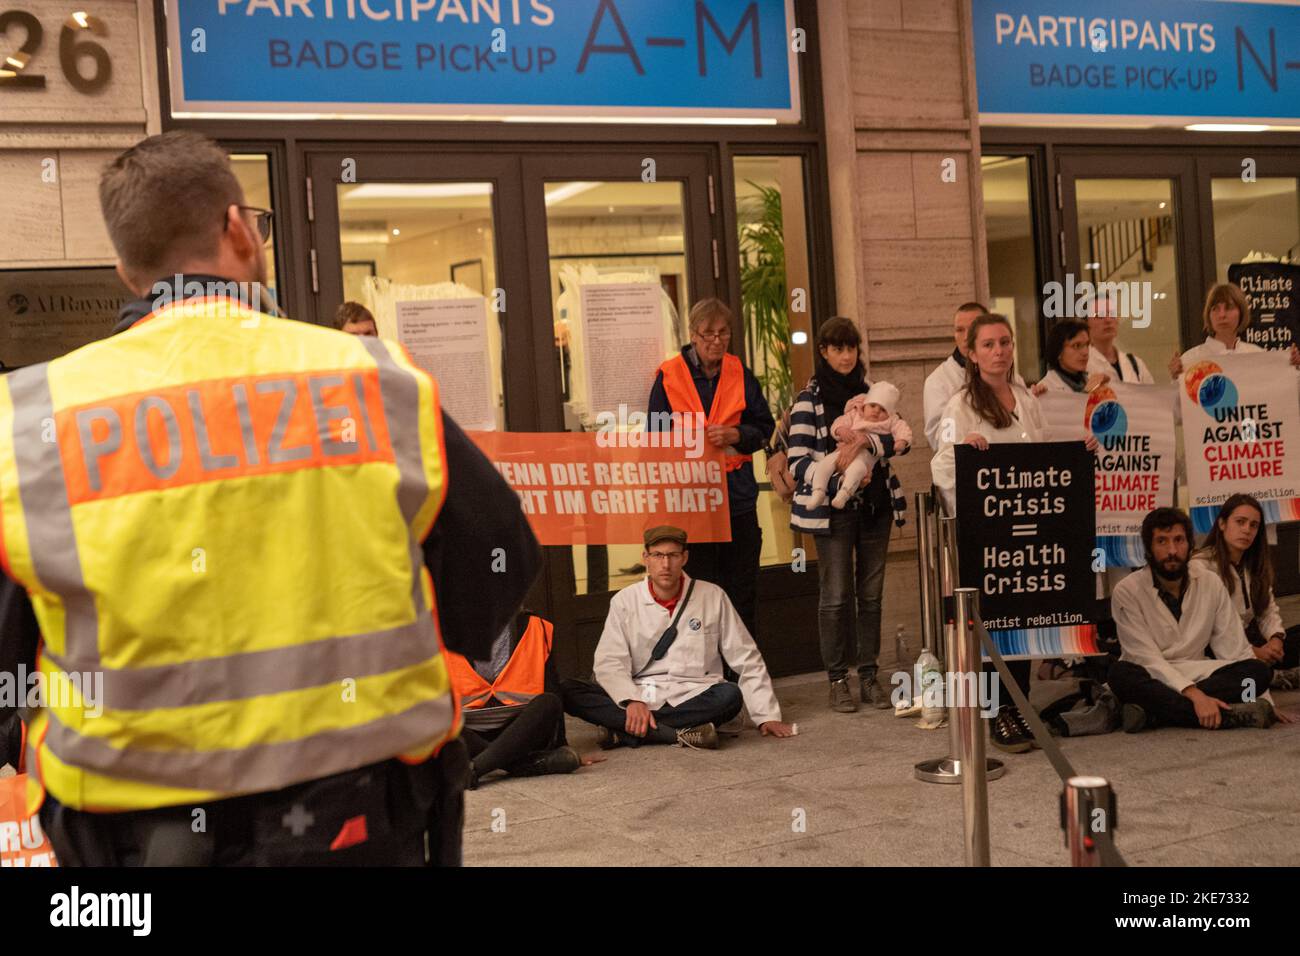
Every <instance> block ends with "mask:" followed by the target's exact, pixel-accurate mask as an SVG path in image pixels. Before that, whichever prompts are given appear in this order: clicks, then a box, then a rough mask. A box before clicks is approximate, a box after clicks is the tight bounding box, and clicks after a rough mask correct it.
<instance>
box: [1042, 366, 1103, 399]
mask: <svg viewBox="0 0 1300 956" xmlns="http://www.w3.org/2000/svg"><path fill="white" fill-rule="evenodd" d="M1090 371H1091V370H1090ZM1039 384H1040V385H1042V386H1044V387H1045V388H1046V389H1047V390H1048V391H1049V392H1074V393H1075V394H1082V393H1080V392H1079V391H1078V389H1076V388H1075V387H1074V386H1073V385H1071V384H1070V383H1069V382H1067V381H1066V380H1065V379H1064V378H1062V377H1061V373H1060V372H1058V371H1057V370H1056V369H1054V368H1049V369H1048V370H1047V374H1046V375H1044V376H1043V377H1042V379H1041V380H1040V381H1039Z"/></svg>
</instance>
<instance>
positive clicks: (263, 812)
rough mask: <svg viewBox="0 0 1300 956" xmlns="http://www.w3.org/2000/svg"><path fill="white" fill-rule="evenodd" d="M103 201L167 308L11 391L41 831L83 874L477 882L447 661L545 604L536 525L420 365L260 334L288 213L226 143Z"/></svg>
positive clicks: (34, 370)
mask: <svg viewBox="0 0 1300 956" xmlns="http://www.w3.org/2000/svg"><path fill="white" fill-rule="evenodd" d="M100 199H101V203H102V206H103V212H104V219H105V222H106V224H107V226H108V232H109V235H110V236H111V238H112V241H113V245H114V248H115V249H116V250H117V254H118V259H119V262H118V272H119V273H120V275H121V276H122V278H123V280H124V281H125V282H126V284H127V285H128V287H130V288H131V289H133V290H135V291H136V292H138V293H139V294H141V295H142V296H144V297H145V298H143V299H142V300H141V301H140V302H138V303H134V304H132V305H130V306H128V307H127V308H126V309H125V310H124V314H123V317H122V322H121V323H120V324H119V328H120V329H122V330H123V331H121V332H120V334H117V335H114V336H112V337H110V338H108V339H105V340H103V341H99V342H94V343H92V344H90V345H87V346H85V347H84V348H81V349H78V350H77V351H75V352H72V353H70V354H68V355H65V356H63V357H61V358H58V359H55V360H54V361H52V362H49V363H45V364H42V365H36V366H31V367H28V368H25V369H23V370H21V371H19V372H16V373H14V374H12V375H10V376H8V377H6V378H4V379H3V380H0V518H2V519H3V527H4V540H3V555H2V557H3V559H4V570H5V574H6V578H5V580H4V581H3V588H4V592H5V594H4V596H3V597H0V601H4V602H9V601H12V600H14V598H15V596H17V597H19V598H25V599H27V600H29V601H30V604H31V606H32V608H33V609H34V611H35V621H36V622H38V624H39V629H40V636H41V639H42V645H43V646H42V652H41V654H40V657H39V660H40V665H39V666H40V671H41V674H42V677H43V678H44V682H45V683H44V686H45V687H46V688H47V691H48V692H47V693H46V695H45V698H44V699H43V700H42V701H41V702H40V703H41V706H40V707H39V708H38V709H37V710H36V711H35V713H33V714H30V715H29V716H30V718H31V719H30V721H29V733H28V735H27V754H26V764H27V770H28V772H29V773H30V774H31V776H32V779H33V781H35V782H36V783H37V784H38V786H37V787H32V788H29V790H30V791H31V792H32V794H33V798H32V800H31V804H30V805H29V810H31V811H32V812H35V810H36V809H37V805H39V810H40V814H41V822H42V824H43V825H44V827H45V829H46V831H47V832H48V833H49V835H50V838H51V840H52V842H53V844H54V848H55V852H56V854H57V856H58V858H59V861H60V863H62V864H64V865H77V864H84V865H123V864H145V865H152V864H176V863H179V864H199V865H204V864H213V865H222V864H247V863H257V864H284V863H294V864H330V863H338V864H348V865H356V864H369V863H382V864H403V865H423V864H424V863H425V862H426V850H425V846H426V835H427V842H428V862H434V863H453V864H454V863H458V862H459V858H460V829H461V811H462V796H461V794H462V790H463V787H464V784H465V782H466V779H467V776H468V766H467V760H466V757H465V753H464V747H463V744H462V743H461V741H459V740H458V739H457V735H458V733H459V731H460V719H459V711H458V709H457V707H456V706H455V700H454V697H453V694H452V690H451V684H450V680H449V675H448V667H447V664H446V657H445V654H444V653H443V650H444V647H446V648H449V649H451V650H455V651H459V652H460V653H463V654H466V655H468V656H471V657H473V658H480V657H484V656H486V655H487V654H488V653H489V652H490V650H491V646H492V641H493V638H494V637H495V636H496V635H497V634H499V633H500V632H501V630H502V628H503V627H504V626H505V624H506V623H507V622H508V621H509V620H510V619H511V618H512V617H513V615H514V614H515V612H516V611H517V610H518V608H519V606H520V604H521V603H522V600H523V597H524V594H525V592H526V591H527V590H528V588H529V586H530V585H531V583H532V581H533V579H534V577H535V576H536V573H537V571H538V568H539V564H540V551H539V549H538V547H537V543H536V540H535V539H534V538H533V536H532V534H531V532H530V531H529V529H528V527H527V525H526V523H525V520H524V518H523V515H522V514H521V512H520V509H519V505H518V499H517V498H516V496H515V495H514V494H513V493H512V492H511V491H510V489H509V488H508V487H507V486H506V484H505V483H504V482H503V481H502V480H501V479H500V477H499V476H498V475H497V473H496V472H495V470H494V469H493V468H492V467H491V465H490V464H489V462H488V461H487V460H486V459H485V458H484V457H483V456H482V455H481V454H479V452H478V451H477V450H476V449H475V448H474V446H473V445H472V444H471V443H470V442H469V440H468V439H467V438H466V436H465V435H464V433H463V432H462V431H461V430H460V429H459V428H458V427H457V426H456V424H455V423H454V422H453V421H451V420H450V419H449V418H447V417H446V416H445V415H444V414H443V413H442V411H441V409H440V406H439V403H438V385H437V383H436V382H435V381H434V380H433V379H432V378H431V377H430V376H428V375H427V374H425V373H424V372H422V371H421V370H419V369H418V368H416V367H415V366H414V365H412V364H411V362H410V360H409V359H408V358H407V357H406V355H405V353H404V352H403V351H402V350H401V349H400V348H399V347H397V346H395V345H392V344H390V343H387V342H384V341H381V340H379V339H376V338H364V337H355V336H349V335H343V334H340V333H339V332H337V331H334V330H332V329H324V328H320V327H317V326H315V325H310V324H306V323H300V322H292V321H288V320H285V319H280V318H275V317H273V316H271V315H269V314H267V313H266V312H264V311H259V310H258V308H257V307H256V305H257V304H258V303H259V302H261V301H262V298H261V294H260V290H259V287H260V284H261V282H262V280H263V279H264V278H265V266H264V249H263V246H264V243H265V241H266V239H267V238H268V237H269V233H270V225H269V215H270V214H269V212H266V211H264V210H258V209H253V208H250V207H248V206H246V205H245V203H244V196H243V193H242V190H241V188H240V185H239V183H238V181H237V180H236V179H235V176H234V174H233V172H232V171H231V167H230V163H229V159H228V157H227V156H226V154H225V153H224V152H223V151H222V150H221V149H220V148H218V147H217V146H216V144H214V143H212V142H211V141H209V140H207V139H205V138H204V137H201V136H198V135H196V134H194V133H190V132H170V133H165V134H163V135H161V136H154V137H150V138H149V139H146V140H144V141H143V142H141V143H139V144H138V145H136V146H135V147H133V148H132V149H129V150H127V151H126V152H125V153H123V154H122V155H121V156H119V157H118V158H117V159H116V160H115V161H114V162H113V163H112V164H110V165H109V166H108V168H107V169H106V170H105V172H104V174H103V177H102V179H101V182H100ZM503 559H504V563H505V567H506V568H507V569H508V570H507V573H493V570H492V569H493V564H494V560H495V562H496V567H498V568H499V567H501V562H502V560H503ZM15 585H20V586H21V588H22V589H23V591H25V594H24V593H23V591H19V590H17V588H16V587H15ZM3 606H5V607H9V604H7V603H6V604H4V605H3ZM9 619H10V620H22V619H23V615H22V614H20V613H12V614H10V615H9ZM29 619H30V618H29ZM30 639H31V635H30V634H22V633H15V634H13V635H11V636H7V638H6V640H8V641H10V642H11V643H12V644H15V645H18V646H22V642H24V641H30ZM69 687H71V688H73V689H74V690H73V691H72V692H67V690H68V688H69ZM77 688H80V692H77V690H76V689H77Z"/></svg>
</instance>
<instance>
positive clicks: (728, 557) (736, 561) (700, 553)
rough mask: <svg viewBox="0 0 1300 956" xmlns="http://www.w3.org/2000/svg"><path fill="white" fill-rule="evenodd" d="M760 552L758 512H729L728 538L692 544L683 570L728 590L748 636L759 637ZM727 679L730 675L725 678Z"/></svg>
mask: <svg viewBox="0 0 1300 956" xmlns="http://www.w3.org/2000/svg"><path fill="white" fill-rule="evenodd" d="M762 554H763V529H762V528H760V527H759V526H758V512H757V511H747V512H745V513H744V514H738V515H732V516H731V540H730V541H717V542H706V543H704V544H693V545H691V556H690V558H689V559H688V560H687V562H686V564H687V567H686V570H687V572H688V573H689V574H690V575H691V577H693V578H699V579H700V580H701V581H708V582H710V583H712V584H716V585H717V586H718V587H720V588H722V590H723V591H725V592H727V597H728V598H730V599H731V603H732V606H734V607H735V609H736V613H737V614H739V615H740V619H741V620H742V621H744V622H745V628H746V630H748V631H749V633H750V636H751V637H753V638H754V639H755V640H757V639H758V563H759V560H760V558H761V557H762ZM728 679H730V678H728Z"/></svg>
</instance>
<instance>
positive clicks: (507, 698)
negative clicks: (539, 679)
mask: <svg viewBox="0 0 1300 956" xmlns="http://www.w3.org/2000/svg"><path fill="white" fill-rule="evenodd" d="M536 696H537V695H536V694H518V693H514V692H512V691H508V690H499V691H497V692H496V698H497V700H499V701H501V702H502V703H504V704H526V703H528V702H529V701H530V700H532V699H533V698H534V697H536Z"/></svg>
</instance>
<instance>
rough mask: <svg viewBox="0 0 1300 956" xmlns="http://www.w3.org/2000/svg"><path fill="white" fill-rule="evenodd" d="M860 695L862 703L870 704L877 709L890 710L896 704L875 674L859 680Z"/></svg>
mask: <svg viewBox="0 0 1300 956" xmlns="http://www.w3.org/2000/svg"><path fill="white" fill-rule="evenodd" d="M858 696H859V697H860V698H861V700H862V703H864V704H869V705H871V706H872V707H874V708H876V710H889V709H890V708H892V707H893V706H894V705H893V704H892V703H891V702H890V700H889V695H888V694H886V693H885V689H884V688H883V687H881V686H880V681H878V680H877V679H876V675H875V674H872V675H871V676H870V677H864V678H861V679H860V680H859V682H858Z"/></svg>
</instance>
